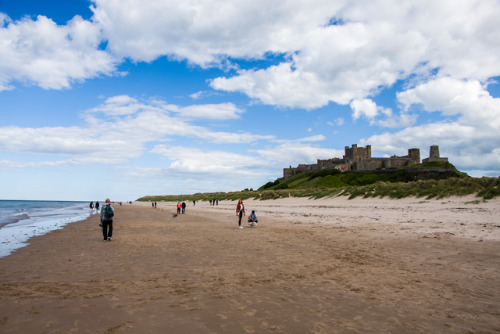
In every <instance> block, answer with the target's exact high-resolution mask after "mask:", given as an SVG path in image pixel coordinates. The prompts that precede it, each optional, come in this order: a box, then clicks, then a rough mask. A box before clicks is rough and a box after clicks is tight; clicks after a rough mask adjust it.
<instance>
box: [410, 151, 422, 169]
mask: <svg viewBox="0 0 500 334" xmlns="http://www.w3.org/2000/svg"><path fill="white" fill-rule="evenodd" d="M408 158H410V164H412V165H418V164H419V163H420V149H419V148H410V149H409V150H408Z"/></svg>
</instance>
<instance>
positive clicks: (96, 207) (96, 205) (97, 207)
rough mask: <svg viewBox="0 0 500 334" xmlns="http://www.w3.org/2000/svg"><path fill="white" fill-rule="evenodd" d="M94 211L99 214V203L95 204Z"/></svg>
mask: <svg viewBox="0 0 500 334" xmlns="http://www.w3.org/2000/svg"><path fill="white" fill-rule="evenodd" d="M95 209H96V210H97V211H98V212H99V201H96V202H95Z"/></svg>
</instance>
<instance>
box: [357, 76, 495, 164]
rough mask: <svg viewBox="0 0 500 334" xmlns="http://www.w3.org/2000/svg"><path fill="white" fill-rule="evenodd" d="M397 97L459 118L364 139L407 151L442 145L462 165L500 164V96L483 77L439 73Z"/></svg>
mask: <svg viewBox="0 0 500 334" xmlns="http://www.w3.org/2000/svg"><path fill="white" fill-rule="evenodd" d="M398 101H399V102H400V104H401V105H402V106H403V108H404V109H406V110H409V109H412V108H417V107H418V106H420V108H422V109H423V110H424V111H428V112H435V111H437V110H439V111H440V112H442V113H444V114H445V115H451V116H455V117H454V120H444V121H441V122H437V123H431V124H425V125H419V126H413V127H408V128H405V129H404V130H401V131H399V132H396V133H384V134H381V135H375V136H372V137H370V138H367V139H365V140H363V141H362V143H363V144H366V143H370V144H372V146H373V147H374V149H376V150H377V151H381V152H384V153H387V154H394V153H402V152H401V148H403V147H407V148H409V147H413V146H417V147H421V148H427V147H429V146H430V145H434V144H439V145H440V146H441V147H442V149H441V150H442V153H443V152H444V153H445V154H446V155H447V156H448V157H449V158H451V161H452V162H453V163H455V164H456V165H457V166H460V168H463V169H467V170H474V169H488V168H492V169H496V170H499V169H500V155H499V150H498V147H500V137H499V136H498V133H500V112H499V110H500V99H499V98H494V97H492V96H491V95H490V94H489V93H488V91H487V90H486V89H485V87H484V86H483V85H481V84H480V83H479V82H478V81H474V80H457V79H453V78H450V77H443V78H438V79H435V80H431V81H429V82H426V83H423V84H421V85H418V86H416V87H414V88H412V89H408V90H407V91H404V92H401V93H400V94H398Z"/></svg>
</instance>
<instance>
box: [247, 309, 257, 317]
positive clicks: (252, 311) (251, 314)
mask: <svg viewBox="0 0 500 334" xmlns="http://www.w3.org/2000/svg"><path fill="white" fill-rule="evenodd" d="M255 313H257V310H250V311H248V312H246V313H245V314H246V315H248V316H249V317H253V316H254V315H255Z"/></svg>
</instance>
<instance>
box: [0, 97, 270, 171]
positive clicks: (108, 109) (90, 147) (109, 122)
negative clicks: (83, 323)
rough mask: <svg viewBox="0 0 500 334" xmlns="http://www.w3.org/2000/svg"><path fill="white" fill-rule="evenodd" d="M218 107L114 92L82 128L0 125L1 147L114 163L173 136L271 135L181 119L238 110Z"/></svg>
mask: <svg viewBox="0 0 500 334" xmlns="http://www.w3.org/2000/svg"><path fill="white" fill-rule="evenodd" d="M217 106H218V105H213V104H211V105H207V106H206V108H204V107H203V105H195V106H184V107H180V106H177V105H171V104H167V103H166V102H164V101H160V100H155V99H151V100H146V101H141V100H138V99H135V98H132V97H130V96H127V95H120V96H113V97H110V98H108V99H106V100H105V101H104V102H103V103H102V104H101V105H99V106H96V107H95V108H91V109H89V110H87V111H86V112H85V113H84V115H83V119H84V120H85V123H86V124H85V125H83V126H73V127H43V128H22V127H13V126H11V127H0V151H3V152H17V153H36V154H42V155H47V156H48V155H55V156H65V157H67V160H66V161H67V163H69V164H90V163H111V164H117V163H123V162H126V161H130V159H134V158H138V157H139V156H141V155H142V154H144V152H145V147H146V145H147V144H148V143H153V142H158V141H165V140H169V138H172V137H175V136H179V137H184V138H198V139H202V140H204V141H206V142H210V143H226V144H231V143H233V144H247V143H252V142H257V141H259V140H273V139H275V137H274V136H272V135H258V134H252V133H248V132H238V133H232V132H221V131H214V130H212V129H210V128H208V127H206V126H198V125H194V124H192V123H191V120H192V118H191V117H186V115H187V114H188V113H191V114H190V116H192V117H194V116H198V118H209V119H219V120H229V119H233V118H235V117H237V114H238V113H239V112H241V111H240V110H239V109H237V108H236V107H235V106H234V105H232V104H222V105H221V106H220V109H221V110H222V111H220V112H219V111H218V107H217ZM207 111H209V113H208V115H205V114H206V112H207ZM214 113H215V114H216V115H214ZM23 166H24V165H23Z"/></svg>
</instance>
